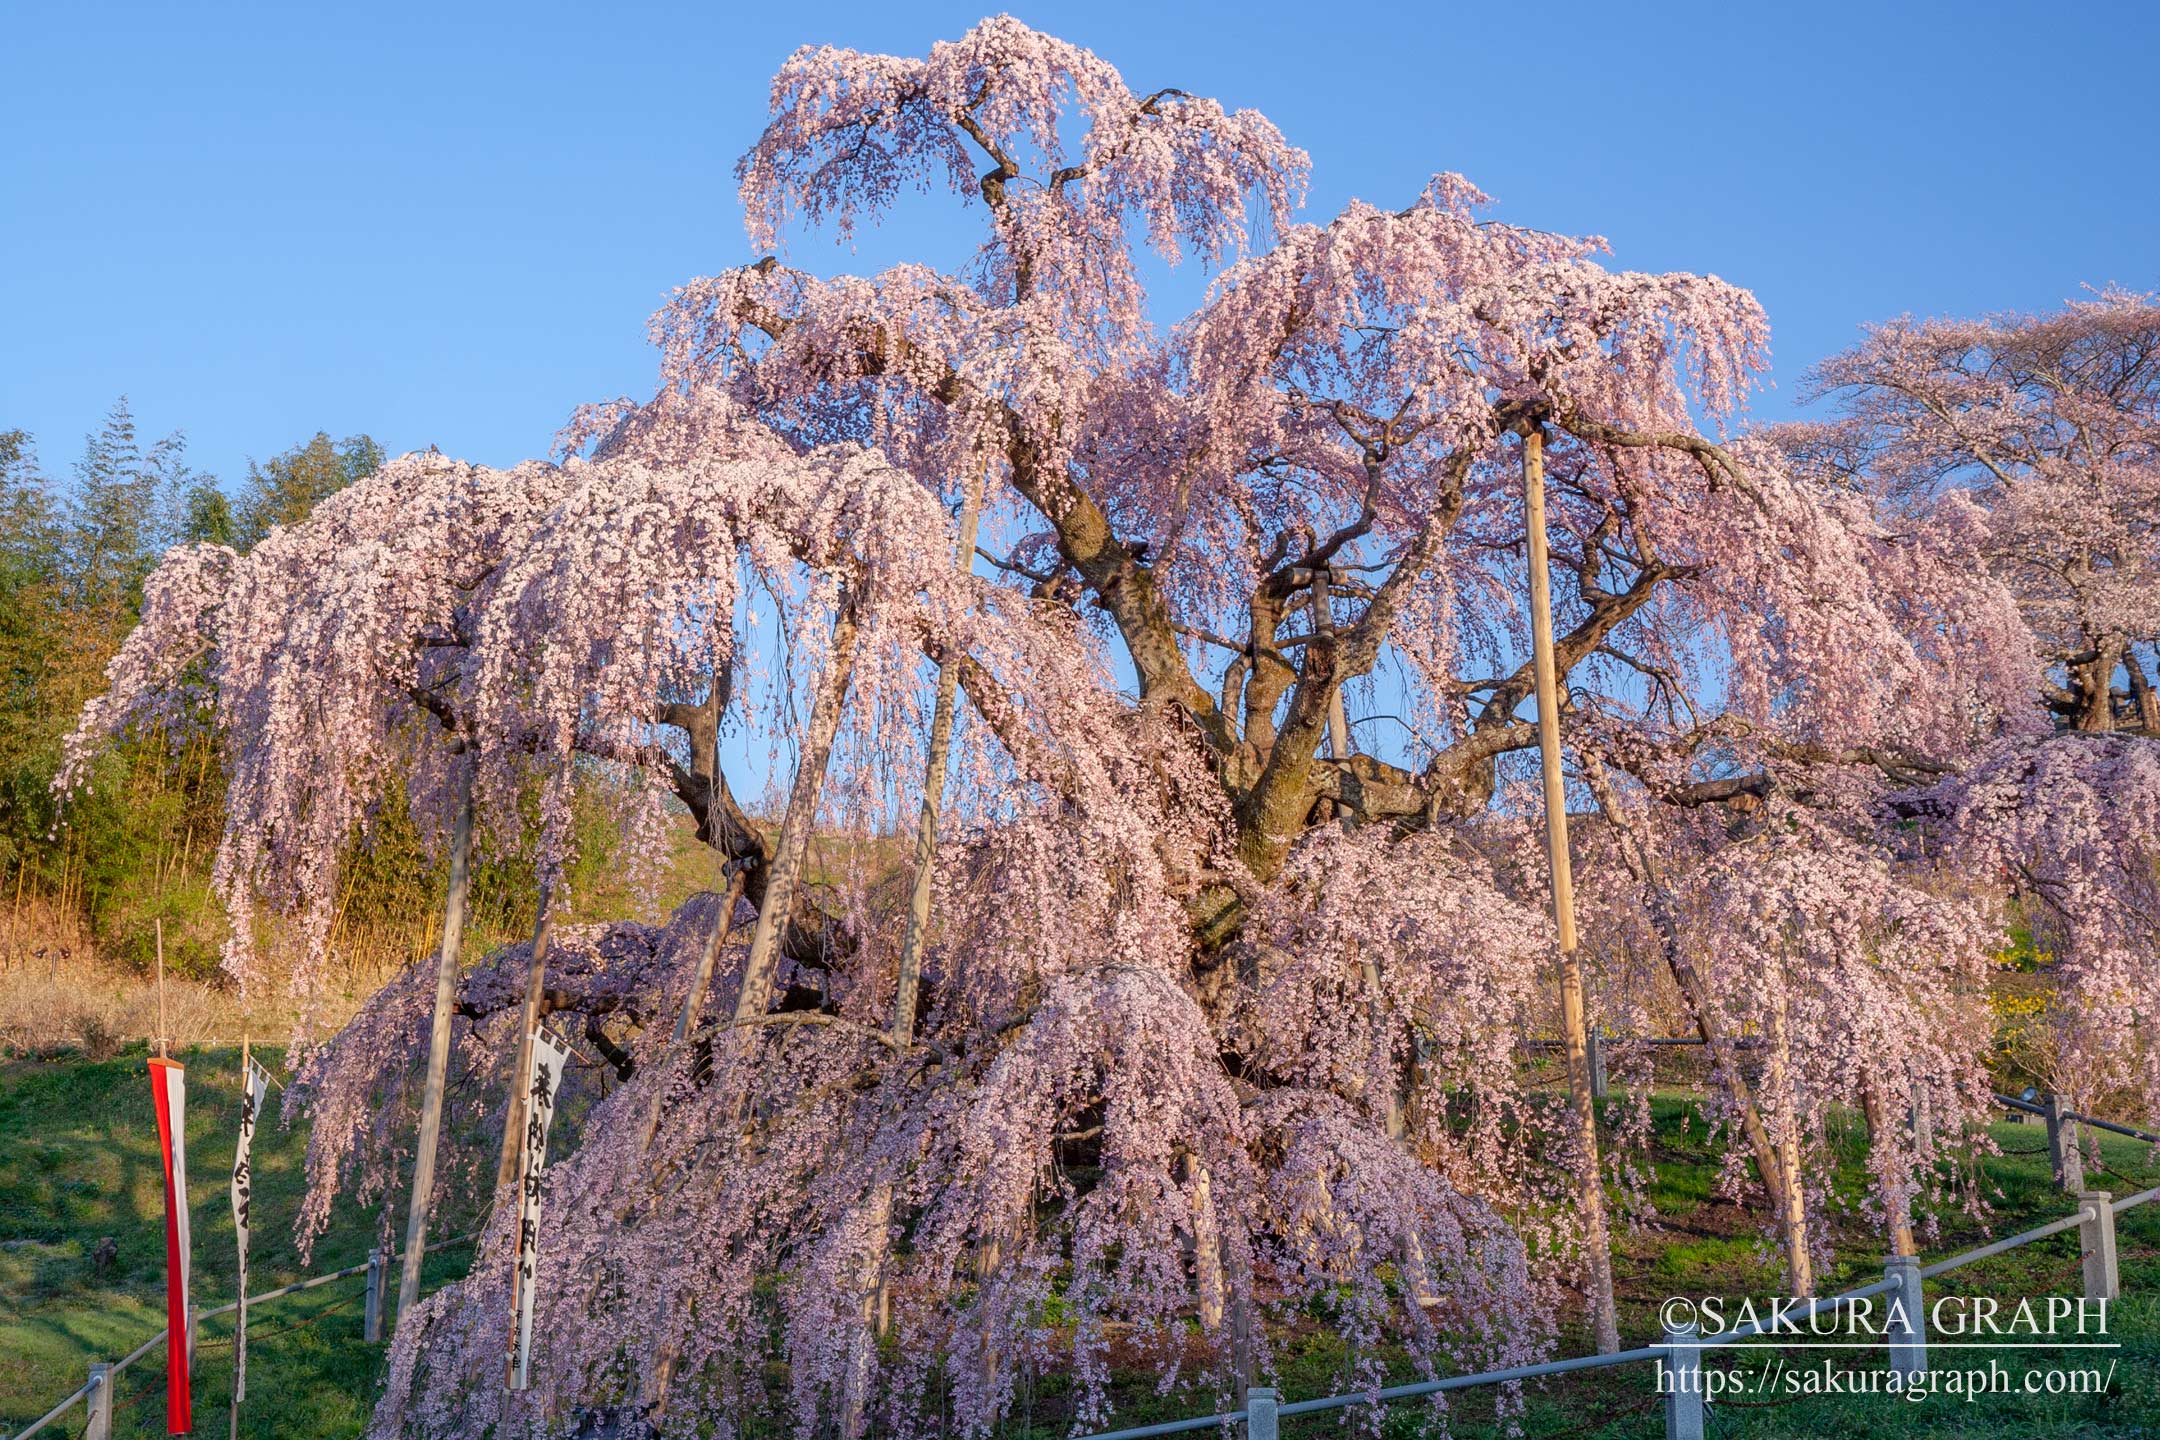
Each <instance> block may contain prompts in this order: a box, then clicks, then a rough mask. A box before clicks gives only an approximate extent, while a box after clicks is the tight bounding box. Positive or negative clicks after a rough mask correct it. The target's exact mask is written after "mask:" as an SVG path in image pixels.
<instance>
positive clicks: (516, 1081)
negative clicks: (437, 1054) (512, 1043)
mask: <svg viewBox="0 0 2160 1440" xmlns="http://www.w3.org/2000/svg"><path fill="white" fill-rule="evenodd" d="M554 932H555V906H554V889H553V887H552V886H550V885H549V884H548V883H547V882H546V881H542V882H541V884H540V916H539V918H538V919H537V920H535V921H534V922H533V941H532V959H531V960H530V961H528V962H527V963H526V966H525V1008H524V1009H523V1010H522V1011H520V1012H519V1018H518V1035H517V1059H516V1060H514V1061H513V1062H512V1063H511V1066H510V1081H509V1084H508V1086H507V1089H506V1093H505V1096H504V1103H503V1138H502V1153H501V1155H500V1156H498V1157H497V1158H496V1161H495V1188H496V1189H498V1190H500V1189H502V1187H503V1186H505V1185H510V1184H514V1183H516V1181H517V1178H518V1158H519V1157H520V1156H521V1155H523V1154H524V1151H525V1147H524V1145H523V1143H522V1142H523V1140H524V1137H525V1075H526V1072H527V1071H528V1070H530V1069H532V1032H533V1027H535V1026H536V1025H538V1024H539V1023H540V997H541V995H542V993H543V992H545V990H546V989H547V955H548V941H549V939H550V938H551V937H552V936H553V934H554Z"/></svg>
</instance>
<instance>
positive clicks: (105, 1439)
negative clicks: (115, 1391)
mask: <svg viewBox="0 0 2160 1440" xmlns="http://www.w3.org/2000/svg"><path fill="white" fill-rule="evenodd" d="M112 1375H113V1369H112V1366H110V1365H108V1364H106V1363H105V1362H104V1361H102V1360H93V1361H91V1362H90V1390H89V1393H87V1394H85V1395H84V1396H83V1408H84V1409H85V1410H87V1411H89V1412H90V1423H89V1425H88V1426H86V1427H85V1428H84V1430H83V1440H112Z"/></svg>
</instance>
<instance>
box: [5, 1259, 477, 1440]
mask: <svg viewBox="0 0 2160 1440" xmlns="http://www.w3.org/2000/svg"><path fill="white" fill-rule="evenodd" d="M478 1238H479V1232H478V1231H472V1232H470V1233H468V1234H464V1235H454V1236H452V1237H451V1238H449V1239H448V1240H442V1241H438V1242H436V1243H435V1244H433V1245H430V1246H429V1247H428V1248H429V1249H430V1250H448V1249H451V1248H453V1247H455V1246H458V1245H466V1244H470V1243H471V1242H472V1241H474V1240H477V1239H478ZM396 1259H397V1255H396V1254H395V1253H394V1252H393V1251H391V1250H388V1249H379V1250H376V1251H374V1252H372V1253H371V1254H370V1255H369V1256H368V1258H367V1259H366V1260H364V1261H362V1262H361V1263H360V1264H358V1265H348V1266H346V1267H345V1268H344V1269H342V1270H332V1271H329V1272H327V1273H325V1274H322V1275H310V1276H309V1277H308V1278H306V1279H305V1280H296V1281H294V1282H293V1283H292V1284H290V1285H280V1286H279V1287H278V1288H277V1289H275V1290H265V1291H264V1292H263V1293H262V1294H260V1295H250V1296H248V1297H247V1303H248V1304H249V1305H250V1306H251V1307H252V1306H255V1305H260V1304H262V1303H263V1302H264V1301H265V1300H277V1299H282V1298H283V1297H284V1296H287V1295H297V1294H298V1293H300V1292H301V1291H302V1290H313V1289H315V1288H316V1287H318V1286H322V1285H329V1284H333V1283H335V1282H337V1281H339V1280H349V1279H351V1278H352V1277H353V1276H355V1275H366V1276H367V1277H368V1285H367V1289H366V1291H365V1292H364V1293H363V1295H359V1296H351V1297H348V1298H346V1299H344V1300H340V1301H338V1302H336V1303H335V1304H333V1305H330V1306H328V1307H326V1308H325V1309H324V1310H322V1311H321V1312H320V1313H318V1314H315V1315H312V1316H310V1317H308V1318H307V1319H305V1320H301V1321H298V1322H296V1323H294V1324H291V1325H282V1326H279V1327H278V1328H277V1329H275V1330H262V1331H253V1332H251V1338H257V1339H267V1338H269V1337H270V1336H272V1335H283V1334H285V1333H286V1332H287V1331H291V1330H301V1329H305V1328H306V1327H308V1326H310V1325H313V1324H315V1323H316V1322H317V1321H319V1320H321V1319H322V1318H323V1317H324V1316H326V1315H329V1314H332V1313H334V1312H335V1311H338V1310H342V1309H344V1308H345V1307H346V1306H347V1305H350V1304H352V1303H353V1301H354V1300H356V1299H363V1298H364V1299H365V1300H366V1301H367V1315H368V1319H367V1325H366V1329H367V1332H368V1333H367V1335H366V1338H367V1339H368V1340H370V1341H373V1340H377V1339H380V1338H381V1335H380V1324H381V1316H382V1286H383V1276H384V1274H385V1273H386V1272H387V1270H388V1269H389V1267H390V1265H391V1264H392V1263H393V1262H394V1261H395V1260H396ZM239 1308H240V1302H239V1301H237V1300H235V1301H232V1302H230V1303H228V1304H224V1305H219V1306H215V1307H213V1308H212V1309H209V1310H204V1311H201V1312H199V1313H198V1314H197V1315H196V1316H195V1324H196V1325H198V1326H199V1325H200V1324H201V1323H202V1322H203V1321H205V1320H214V1319H216V1318H217V1317H218V1316H220V1315H230V1314H232V1313H233V1312H235V1311H237V1310H238V1309H239ZM168 1334H169V1329H167V1330H159V1331H158V1332H157V1333H156V1334H155V1335H152V1336H151V1337H150V1338H149V1339H147V1340H145V1341H143V1343H142V1344H140V1345H138V1346H136V1347H135V1348H134V1349H133V1350H130V1351H129V1352H128V1353H127V1354H125V1355H123V1356H121V1357H120V1358H119V1359H118V1360H115V1361H114V1362H113V1363H112V1364H110V1365H107V1364H104V1363H103V1362H97V1363H93V1364H92V1365H91V1366H90V1378H89V1379H88V1380H85V1381H84V1382H83V1383H82V1384H81V1385H80V1386H78V1387H76V1389H75V1390H74V1392H73V1393H71V1394H70V1395H68V1396H67V1397H66V1398H65V1399H63V1400H62V1401H61V1402H60V1403H59V1404H57V1405H55V1406H53V1408H52V1409H50V1410H48V1411H46V1412H45V1413H44V1414H43V1415H42V1416H40V1417H38V1418H37V1419H36V1420H33V1421H31V1422H30V1427H29V1428H28V1429H26V1430H22V1431H18V1432H17V1433H16V1435H15V1437H14V1440H30V1437H31V1436H33V1435H35V1434H37V1433H38V1432H39V1431H41V1430H43V1429H45V1428H46V1427H47V1426H49V1425H51V1424H52V1423H53V1422H54V1421H56V1420H58V1419H60V1417H61V1416H63V1415H65V1414H67V1413H68V1411H70V1410H72V1409H74V1408H75V1407H76V1406H77V1405H78V1404H81V1405H85V1406H86V1407H87V1408H88V1410H89V1412H90V1425H89V1428H88V1429H87V1430H86V1431H85V1432H84V1435H85V1440H108V1437H110V1435H111V1433H112V1421H113V1418H114V1417H115V1416H116V1415H119V1414H121V1413H122V1412H123V1411H125V1410H127V1409H130V1408H132V1407H133V1406H135V1405H138V1404H140V1403H141V1402H142V1400H143V1398H144V1396H142V1395H138V1396H136V1397H135V1398H134V1399H133V1400H129V1401H127V1402H126V1403H125V1404H116V1403H115V1402H114V1401H113V1398H112V1397H113V1392H114V1389H115V1388H116V1386H117V1383H118V1381H119V1378H120V1375H121V1372H123V1371H125V1370H126V1369H127V1367H128V1366H130V1365H133V1364H134V1363H135V1362H136V1361H138V1360H140V1359H142V1358H143V1357H144V1356H145V1355H148V1354H149V1353H150V1352H151V1351H152V1350H155V1349H157V1348H158V1347H159V1346H160V1345H163V1344H165V1342H166V1338H167V1335H168ZM232 1343H233V1342H232V1340H230V1339H225V1340H213V1341H207V1342H206V1341H195V1342H194V1343H192V1344H191V1345H190V1347H189V1350H190V1353H193V1352H194V1351H196V1350H201V1349H206V1348H207V1349H221V1348H225V1347H229V1346H230V1345H231V1344H232ZM148 1393H150V1392H145V1394H148Z"/></svg>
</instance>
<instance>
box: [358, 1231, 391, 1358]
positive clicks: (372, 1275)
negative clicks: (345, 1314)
mask: <svg viewBox="0 0 2160 1440" xmlns="http://www.w3.org/2000/svg"><path fill="white" fill-rule="evenodd" d="M388 1269H389V1266H388V1265H387V1264H385V1263H384V1257H383V1251H382V1246H380V1245H378V1246H376V1247H375V1248H374V1249H373V1250H370V1251H368V1257H367V1309H366V1312H365V1315H364V1317H363V1318H362V1320H361V1322H360V1338H361V1339H362V1340H364V1341H366V1342H367V1343H368V1344H370V1345H375V1344H380V1343H381V1341H382V1302H383V1275H384V1273H385V1272H386V1271H387V1270H388Z"/></svg>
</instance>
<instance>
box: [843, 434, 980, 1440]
mask: <svg viewBox="0 0 2160 1440" xmlns="http://www.w3.org/2000/svg"><path fill="white" fill-rule="evenodd" d="M987 479H988V474H987V471H986V470H977V471H976V472H975V477H974V479H973V480H972V481H971V482H970V484H969V485H968V487H967V493H966V495H965V496H964V498H963V499H962V501H961V505H960V539H959V541H958V543H957V544H956V545H955V546H954V553H953V568H954V569H956V570H958V571H960V573H962V574H966V573H967V572H968V571H969V570H970V569H972V568H973V564H974V559H975V535H976V529H977V526H978V524H979V522H980V520H981V516H982V497H983V485H984V483H985V481H986V480H987ZM959 704H960V666H959V665H958V664H956V663H953V658H952V657H948V659H947V660H946V661H945V662H943V663H941V664H939V666H938V677H937V703H936V707H935V708H934V709H933V710H932V711H931V713H930V752H929V756H928V758H927V760H926V762H925V764H924V767H923V795H922V811H921V813H920V815H919V816H918V817H917V819H916V824H915V882H914V886H913V888H911V889H910V890H909V892H908V919H907V929H906V931H905V932H904V933H903V934H902V935H901V937H900V963H899V965H898V966H897V968H896V970H895V973H894V978H893V1008H892V1022H891V1024H890V1026H889V1027H888V1028H887V1030H886V1036H887V1043H888V1044H889V1045H890V1046H891V1047H892V1050H893V1052H894V1053H895V1054H900V1055H904V1054H906V1053H907V1049H908V1047H909V1046H910V1045H912V1044H914V1043H915V1011H916V1009H917V1007H918V1005H919V1004H920V1000H921V995H922V951H923V942H924V937H925V936H926V935H928V934H929V931H930V891H931V882H932V880H933V879H934V878H935V876H936V871H937V836H938V818H939V816H940V814H941V813H942V811H943V808H944V803H945V776H946V771H947V768H948V766H949V764H950V760H951V755H952V729H953V718H954V712H955V711H956V710H957V709H958V708H959ZM864 1204H865V1206H866V1208H867V1210H868V1216H867V1220H868V1223H867V1226H866V1229H867V1231H868V1234H869V1248H868V1251H867V1252H866V1253H865V1255H864V1256H863V1267H862V1274H861V1276H860V1277H859V1282H858V1283H859V1284H860V1285H861V1287H862V1293H861V1295H860V1297H859V1299H858V1302H857V1303H858V1305H859V1308H860V1314H859V1316H858V1319H859V1320H860V1321H861V1322H862V1326H863V1328H862V1330H861V1331H860V1332H859V1333H858V1335H857V1337H856V1340H855V1342H854V1347H853V1351H852V1353H850V1355H849V1356H848V1359H847V1369H846V1370H845V1372H844V1373H843V1374H842V1375H841V1379H840V1436H841V1440H861V1437H862V1435H863V1434H864V1432H865V1430H866V1429H867V1427H868V1421H869V1409H868V1407H869V1403H870V1369H871V1365H872V1363H873V1361H874V1359H875V1356H874V1355H873V1354H872V1353H871V1350H870V1336H871V1334H872V1333H873V1331H874V1330H875V1329H877V1328H880V1327H878V1326H877V1317H878V1315H879V1313H880V1311H881V1308H882V1307H881V1306H880V1304H879V1301H880V1298H881V1296H882V1295H883V1294H884V1287H885V1263H886V1260H887V1258H888V1257H887V1250H888V1248H889V1246H888V1236H889V1232H890V1230H891V1228H892V1213H893V1187H892V1182H891V1181H889V1180H881V1181H879V1182H878V1183H877V1184H876V1185H875V1186H873V1187H872V1189H871V1192H870V1195H869V1197H868V1199H867V1200H866V1201H865V1202H864Z"/></svg>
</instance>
